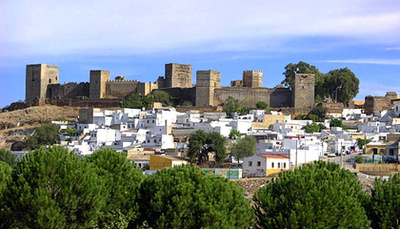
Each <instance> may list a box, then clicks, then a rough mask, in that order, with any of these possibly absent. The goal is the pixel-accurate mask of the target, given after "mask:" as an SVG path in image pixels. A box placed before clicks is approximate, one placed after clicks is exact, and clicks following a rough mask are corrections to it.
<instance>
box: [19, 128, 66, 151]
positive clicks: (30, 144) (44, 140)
mask: <svg viewBox="0 0 400 229" xmlns="http://www.w3.org/2000/svg"><path fill="white" fill-rule="evenodd" d="M59 129H60V128H59V127H58V126H57V125H55V124H51V123H43V124H42V125H41V126H40V127H39V128H37V129H36V131H35V133H34V134H33V135H31V136H29V137H28V139H27V141H26V148H28V149H38V148H40V147H41V146H45V145H53V144H56V143H58V142H59V141H60V138H59V136H58V134H59Z"/></svg>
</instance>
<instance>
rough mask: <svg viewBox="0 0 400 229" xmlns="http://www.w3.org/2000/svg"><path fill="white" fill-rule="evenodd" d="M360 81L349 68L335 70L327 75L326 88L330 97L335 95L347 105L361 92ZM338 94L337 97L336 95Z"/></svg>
mask: <svg viewBox="0 0 400 229" xmlns="http://www.w3.org/2000/svg"><path fill="white" fill-rule="evenodd" d="M359 84H360V81H359V79H358V78H357V77H356V76H355V74H354V73H353V72H352V71H351V70H350V69H348V68H341V69H335V70H332V71H330V72H328V73H327V74H326V80H325V83H324V87H325V88H326V91H327V94H328V95H333V96H334V97H335V99H336V97H337V99H336V100H337V101H338V102H342V103H343V104H345V105H348V104H349V101H350V100H351V99H353V98H354V97H356V95H357V94H358V92H359ZM336 93H337V95H336Z"/></svg>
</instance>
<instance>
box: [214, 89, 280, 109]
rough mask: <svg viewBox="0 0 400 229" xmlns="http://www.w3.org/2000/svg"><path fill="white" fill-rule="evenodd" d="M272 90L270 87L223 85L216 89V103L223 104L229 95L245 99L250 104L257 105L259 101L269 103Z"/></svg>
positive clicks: (240, 99) (241, 99)
mask: <svg viewBox="0 0 400 229" xmlns="http://www.w3.org/2000/svg"><path fill="white" fill-rule="evenodd" d="M271 92H272V91H271V90H270V89H268V88H254V89H251V88H244V87H242V88H241V87H237V88H230V87H222V88H218V89H215V90H214V104H216V105H223V104H224V103H225V101H226V100H227V99H228V97H229V96H231V97H233V98H235V99H237V100H239V101H245V103H248V105H249V106H255V104H256V103H257V102H258V101H262V102H266V103H268V104H269V101H270V94H271Z"/></svg>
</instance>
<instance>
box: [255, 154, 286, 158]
mask: <svg viewBox="0 0 400 229" xmlns="http://www.w3.org/2000/svg"><path fill="white" fill-rule="evenodd" d="M259 156H261V157H266V158H276V159H289V158H288V157H284V156H281V155H275V154H259Z"/></svg>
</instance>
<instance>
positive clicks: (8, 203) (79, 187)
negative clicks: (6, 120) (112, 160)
mask: <svg viewBox="0 0 400 229" xmlns="http://www.w3.org/2000/svg"><path fill="white" fill-rule="evenodd" d="M106 198H107V193H105V192H104V181H103V180H102V179H100V178H99V177H98V176H97V174H96V171H95V167H93V166H90V165H89V164H88V163H85V162H80V161H79V160H78V157H76V156H75V155H73V154H70V153H69V152H68V150H67V149H64V148H61V147H53V148H49V149H48V150H43V149H39V150H35V151H33V152H31V153H29V154H28V155H27V156H25V157H24V158H23V159H22V160H21V161H20V162H18V163H17V165H16V166H15V168H14V170H13V172H12V174H11V180H10V182H9V183H8V186H7V189H6V191H5V192H4V199H5V208H6V210H7V218H8V221H7V222H4V223H5V225H6V227H7V228H9V227H12V228H15V227H17V228H83V227H90V226H94V225H96V223H97V217H98V214H99V212H100V209H101V208H102V207H103V205H104V204H105V200H106Z"/></svg>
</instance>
